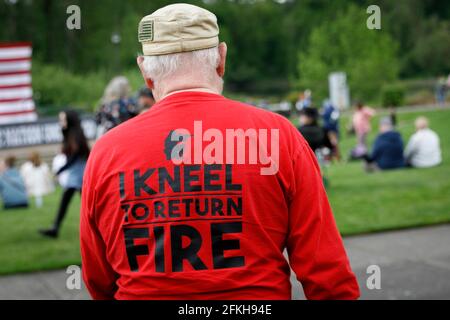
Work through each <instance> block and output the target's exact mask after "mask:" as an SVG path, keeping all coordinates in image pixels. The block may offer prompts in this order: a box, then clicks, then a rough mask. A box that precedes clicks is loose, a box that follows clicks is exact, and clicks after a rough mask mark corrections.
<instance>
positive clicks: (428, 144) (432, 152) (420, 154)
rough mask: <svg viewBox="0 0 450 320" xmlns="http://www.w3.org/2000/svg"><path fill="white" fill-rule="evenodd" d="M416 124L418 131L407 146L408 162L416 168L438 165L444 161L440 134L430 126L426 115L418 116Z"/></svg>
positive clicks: (406, 156)
mask: <svg viewBox="0 0 450 320" xmlns="http://www.w3.org/2000/svg"><path fill="white" fill-rule="evenodd" d="M415 126H416V133H414V134H413V135H412V136H411V138H410V139H409V142H408V145H407V146H406V148H405V159H406V162H407V164H408V165H410V166H412V167H416V168H429V167H434V166H437V165H438V164H440V163H441V161H442V156H441V147H440V145H439V137H438V135H437V134H436V133H435V132H434V131H433V130H431V129H429V128H428V119H427V118H425V117H418V118H417V119H416V121H415Z"/></svg>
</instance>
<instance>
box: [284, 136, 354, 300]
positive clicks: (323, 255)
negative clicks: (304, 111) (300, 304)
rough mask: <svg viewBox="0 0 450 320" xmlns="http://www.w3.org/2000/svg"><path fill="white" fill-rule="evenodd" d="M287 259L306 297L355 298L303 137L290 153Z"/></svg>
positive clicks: (350, 274) (315, 166)
mask: <svg viewBox="0 0 450 320" xmlns="http://www.w3.org/2000/svg"><path fill="white" fill-rule="evenodd" d="M293 161H294V164H293V169H294V174H293V176H294V182H293V187H292V188H291V196H290V204H289V233H288V238H287V250H288V254H289V261H290V265H291V267H292V269H293V270H294V272H295V274H296V276H297V279H298V280H299V281H300V283H301V284H302V286H303V290H304V293H305V296H306V297H307V298H308V299H357V298H358V297H359V287H358V283H357V281H356V277H355V275H354V274H353V272H352V270H351V268H350V264H349V261H348V258H347V255H346V252H345V249H344V245H343V242H342V239H341V236H340V234H339V232H338V229H337V226H336V223H335V220H334V217H333V213H332V211H331V207H330V205H329V202H328V199H327V195H326V193H325V189H324V187H323V183H322V176H321V173H320V168H319V166H318V163H317V161H316V158H315V156H314V154H313V153H312V151H311V150H310V148H308V147H307V146H306V145H305V142H304V141H301V142H300V146H299V150H298V152H297V153H296V156H295V157H294V160H293Z"/></svg>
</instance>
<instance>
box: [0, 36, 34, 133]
mask: <svg viewBox="0 0 450 320" xmlns="http://www.w3.org/2000/svg"><path fill="white" fill-rule="evenodd" d="M31 53H32V48H31V43H28V42H19V43H0V125H2V124H10V123H17V122H28V121H36V120H37V114H36V110H35V105H34V101H33V89H32V87H31Z"/></svg>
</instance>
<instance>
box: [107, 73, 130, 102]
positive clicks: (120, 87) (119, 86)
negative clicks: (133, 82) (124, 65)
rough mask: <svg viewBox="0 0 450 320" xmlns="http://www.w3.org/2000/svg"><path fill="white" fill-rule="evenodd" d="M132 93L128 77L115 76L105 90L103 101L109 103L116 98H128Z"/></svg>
mask: <svg viewBox="0 0 450 320" xmlns="http://www.w3.org/2000/svg"><path fill="white" fill-rule="evenodd" d="M130 94H131V87H130V83H129V81H128V79H127V78H126V77H124V76H117V77H114V78H113V79H112V80H111V81H110V82H109V83H108V85H107V86H106V88H105V91H104V92H103V97H102V102H103V103H104V104H108V103H110V102H112V101H114V100H118V99H121V98H126V97H128V96H129V95H130Z"/></svg>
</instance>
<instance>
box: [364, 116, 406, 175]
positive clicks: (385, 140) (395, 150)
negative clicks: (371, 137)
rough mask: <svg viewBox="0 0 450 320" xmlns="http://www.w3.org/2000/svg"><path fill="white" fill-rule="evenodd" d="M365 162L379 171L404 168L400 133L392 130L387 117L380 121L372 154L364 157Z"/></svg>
mask: <svg viewBox="0 0 450 320" xmlns="http://www.w3.org/2000/svg"><path fill="white" fill-rule="evenodd" d="M366 160H367V161H368V163H369V164H375V165H376V167H377V168H378V169H381V170H388V169H396V168H402V167H404V166H405V160H404V158H403V140H402V137H401V135H400V133H398V132H397V131H395V130H394V128H393V125H392V122H391V119H390V118H389V117H386V118H383V119H381V121H380V134H379V135H378V136H377V138H376V139H375V143H374V145H373V148H372V153H371V154H370V155H369V156H368V157H366Z"/></svg>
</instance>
